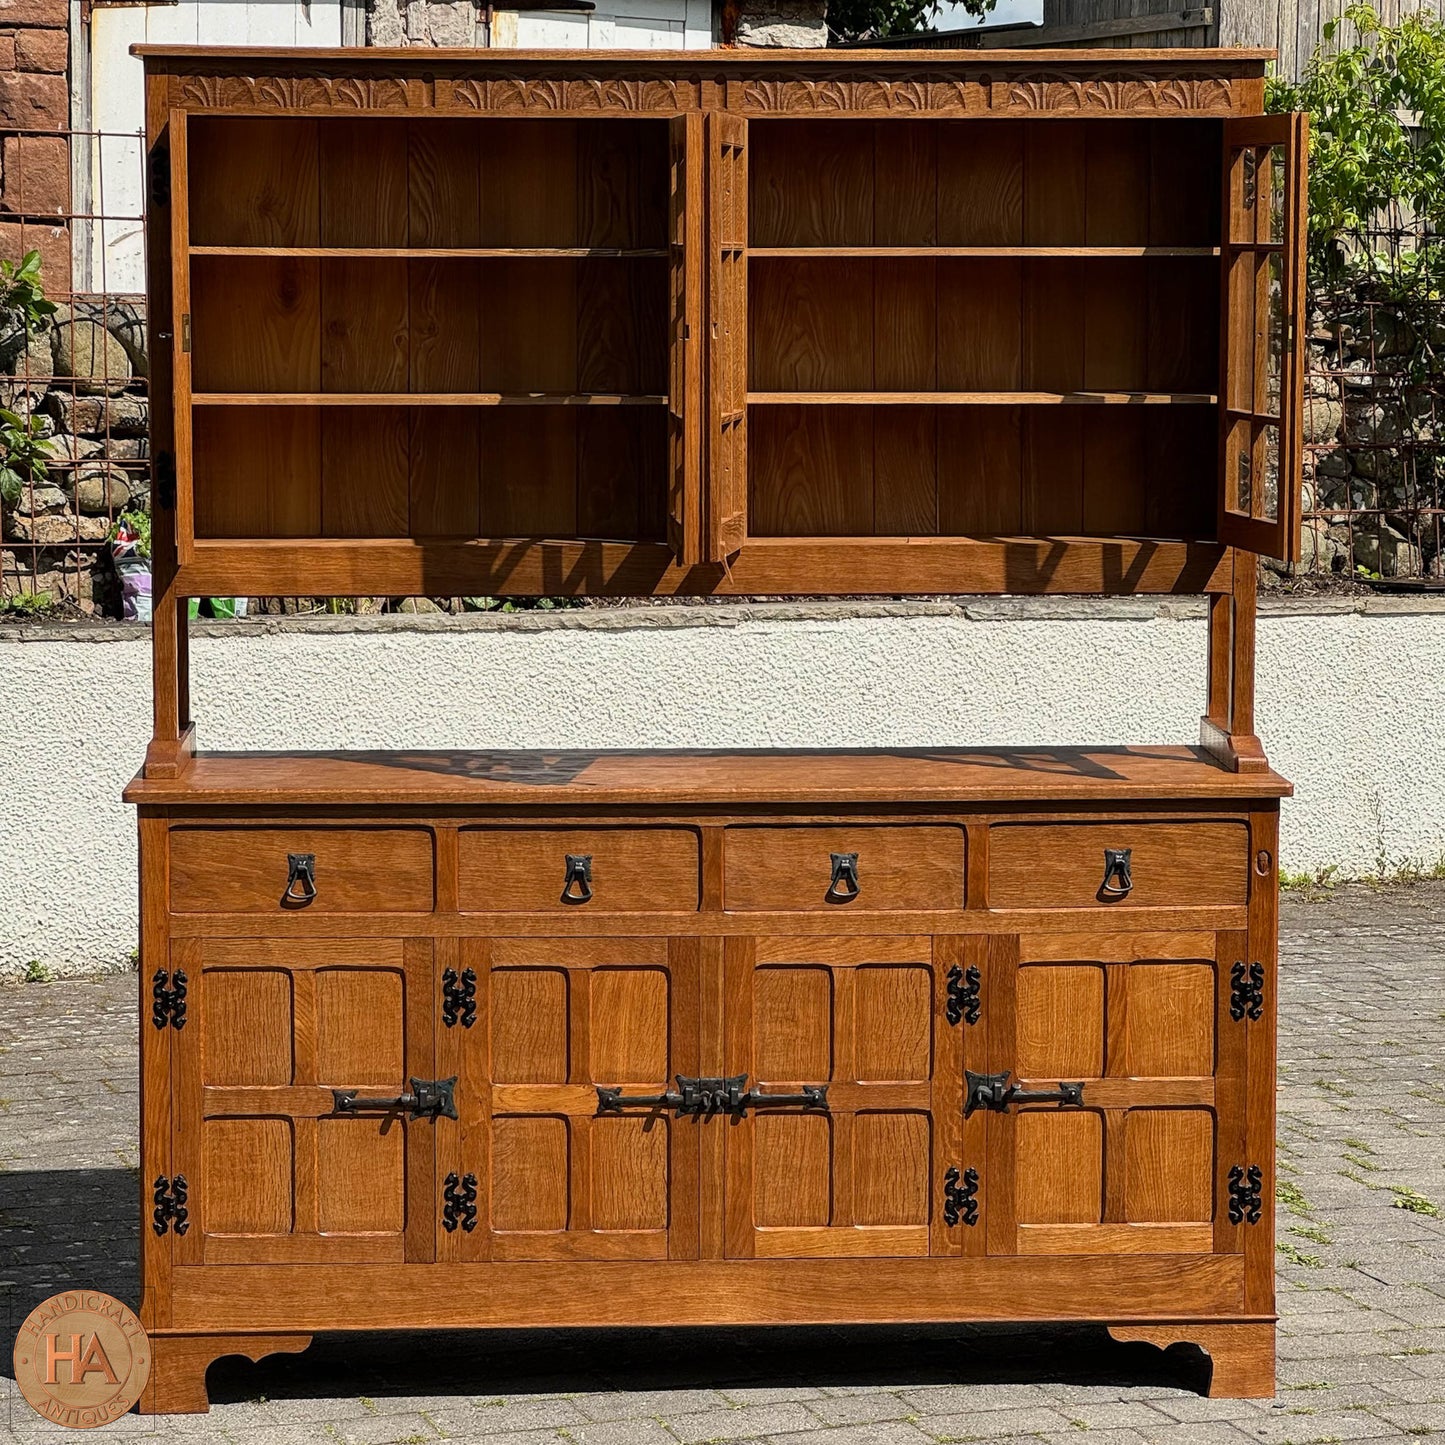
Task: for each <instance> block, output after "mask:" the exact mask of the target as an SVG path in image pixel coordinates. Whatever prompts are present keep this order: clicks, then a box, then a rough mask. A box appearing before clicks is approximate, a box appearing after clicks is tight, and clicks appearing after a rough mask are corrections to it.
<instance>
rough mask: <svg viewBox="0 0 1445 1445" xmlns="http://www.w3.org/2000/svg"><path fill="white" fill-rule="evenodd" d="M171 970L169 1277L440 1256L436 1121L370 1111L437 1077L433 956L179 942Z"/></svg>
mask: <svg viewBox="0 0 1445 1445" xmlns="http://www.w3.org/2000/svg"><path fill="white" fill-rule="evenodd" d="M171 960H172V967H173V970H180V971H182V972H184V973H185V975H186V984H187V995H186V1022H185V1026H184V1027H183V1028H181V1029H179V1030H177V1031H176V1032H175V1038H174V1040H173V1043H172V1048H173V1051H174V1052H173V1058H174V1060H175V1078H176V1093H175V1097H174V1099H173V1101H172V1117H173V1127H174V1143H173V1149H172V1163H173V1167H174V1169H175V1171H176V1174H178V1175H180V1176H182V1177H184V1179H185V1180H186V1181H187V1195H188V1198H187V1200H186V1205H187V1209H188V1211H189V1219H188V1220H187V1228H186V1230H185V1232H184V1233H183V1234H182V1233H178V1234H177V1235H176V1239H175V1259H176V1262H177V1263H179V1264H311V1263H316V1264H321V1263H327V1264H331V1263H389V1264H393V1263H402V1262H407V1261H422V1262H424V1261H428V1260H430V1259H432V1258H433V1254H434V1245H435V1219H436V1204H435V1191H434V1189H433V1184H432V1167H433V1160H434V1152H435V1147H436V1128H437V1124H436V1122H435V1121H434V1120H432V1119H430V1118H419V1117H413V1116H412V1115H411V1114H410V1113H409V1112H408V1111H407V1110H406V1109H404V1108H403V1109H388V1108H385V1107H370V1106H366V1104H365V1101H367V1100H371V1099H381V1100H387V1099H395V1098H398V1097H399V1096H401V1095H403V1094H407V1093H409V1092H410V1091H411V1088H412V1080H414V1079H420V1080H422V1081H424V1082H431V1081H433V1080H434V1078H435V1075H434V1072H433V1040H432V1022H433V1006H432V998H431V994H432V988H431V978H432V944H431V941H430V940H428V939H400V938H374V939H313V940H298V939H294V938H293V939H285V940H282V939H267V938H244V939H242V938H214V939H211V938H207V939H183V940H177V941H176V942H174V943H173V944H172V946H171ZM147 1026H149V1023H147ZM337 1089H340V1090H351V1091H355V1093H356V1094H357V1096H358V1098H359V1099H360V1100H361V1101H363V1102H362V1105H361V1106H360V1107H358V1109H357V1110H356V1112H354V1113H352V1112H346V1111H344V1110H342V1109H338V1107H337V1101H336V1100H335V1098H334V1097H333V1090H337Z"/></svg>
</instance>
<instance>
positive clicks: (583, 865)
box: [562, 853, 592, 903]
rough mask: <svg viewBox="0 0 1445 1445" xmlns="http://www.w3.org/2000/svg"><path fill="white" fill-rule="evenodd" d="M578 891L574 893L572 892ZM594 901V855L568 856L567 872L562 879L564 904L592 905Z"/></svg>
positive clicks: (575, 854)
mask: <svg viewBox="0 0 1445 1445" xmlns="http://www.w3.org/2000/svg"><path fill="white" fill-rule="evenodd" d="M574 888H575V889H576V890H577V891H576V892H575V893H574V892H573V891H572V890H573V889H574ZM591 901H592V855H591V854H590V853H569V854H567V872H566V874H565V875H564V876H563V879H562V902H563V903H590V902H591Z"/></svg>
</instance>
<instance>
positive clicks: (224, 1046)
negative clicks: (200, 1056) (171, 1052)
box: [202, 968, 294, 1086]
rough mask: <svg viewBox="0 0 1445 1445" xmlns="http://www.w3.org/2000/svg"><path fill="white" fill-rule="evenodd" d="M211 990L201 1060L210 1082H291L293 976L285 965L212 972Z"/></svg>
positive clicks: (221, 1083) (228, 1083) (226, 1083)
mask: <svg viewBox="0 0 1445 1445" xmlns="http://www.w3.org/2000/svg"><path fill="white" fill-rule="evenodd" d="M207 992H208V997H207V1000H206V1030H205V1042H204V1045H203V1047H204V1049H205V1058H204V1060H203V1061H202V1068H203V1069H204V1071H205V1078H206V1080H207V1082H209V1083H212V1084H216V1085H237V1086H244V1085H247V1084H289V1083H290V1082H291V1079H292V1069H293V1054H292V1026H293V1020H294V1014H293V1003H292V993H293V984H292V978H291V975H290V974H289V973H288V972H287V971H286V970H285V969H282V968H264V969H263V968H245V969H241V968H238V969H227V970H225V971H224V972H218V973H216V974H214V975H213V976H212V978H211V980H210V984H209V988H208V991H207Z"/></svg>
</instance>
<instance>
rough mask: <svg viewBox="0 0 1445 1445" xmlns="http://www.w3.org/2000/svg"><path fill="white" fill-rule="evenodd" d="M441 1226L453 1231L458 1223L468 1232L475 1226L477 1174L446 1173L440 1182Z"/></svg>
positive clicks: (448, 1231)
mask: <svg viewBox="0 0 1445 1445" xmlns="http://www.w3.org/2000/svg"><path fill="white" fill-rule="evenodd" d="M442 1201H443V1202H442V1228H443V1229H445V1230H446V1231H447V1233H448V1234H452V1233H455V1231H456V1228H457V1226H458V1225H460V1226H461V1227H462V1229H463V1230H464V1231H465V1232H466V1233H467V1234H470V1233H471V1232H472V1230H474V1229H475V1228H476V1227H477V1176H476V1175H475V1174H463V1175H462V1176H461V1177H460V1178H458V1176H457V1175H456V1174H448V1175H447V1177H446V1179H445V1180H444V1181H443V1183H442Z"/></svg>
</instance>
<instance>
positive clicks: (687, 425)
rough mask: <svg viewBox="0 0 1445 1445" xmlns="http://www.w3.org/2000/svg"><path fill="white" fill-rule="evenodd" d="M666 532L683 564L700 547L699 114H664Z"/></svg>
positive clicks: (690, 560)
mask: <svg viewBox="0 0 1445 1445" xmlns="http://www.w3.org/2000/svg"><path fill="white" fill-rule="evenodd" d="M668 162H669V170H668V207H667V226H668V238H667V240H668V301H669V305H670V308H671V314H670V317H669V321H670V332H669V339H668V348H669V349H668V396H667V430H668V462H669V468H670V475H669V477H668V484H667V540H668V544H669V545H670V546H671V547H672V552H673V555H674V556H675V557H676V558H677V560H678V561H679V562H680V563H682V565H683V566H691V565H693V564H694V563H695V562H697V561H699V560H700V559H701V555H702V487H701V478H702V427H701V424H700V416H699V411H700V408H701V405H702V382H701V366H700V357H701V356H702V350H703V336H702V249H703V248H702V229H703V117H702V113H701V112H700V111H689V112H688V113H687V114H686V115H675V116H673V118H672V119H671V120H670V121H669V122H668Z"/></svg>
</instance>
